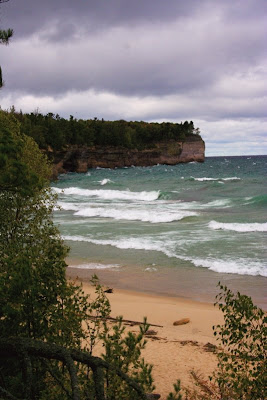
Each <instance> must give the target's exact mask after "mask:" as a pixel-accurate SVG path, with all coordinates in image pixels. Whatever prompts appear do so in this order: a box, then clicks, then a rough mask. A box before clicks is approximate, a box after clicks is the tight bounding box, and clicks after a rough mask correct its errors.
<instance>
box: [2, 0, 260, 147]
mask: <svg viewBox="0 0 267 400" xmlns="http://www.w3.org/2000/svg"><path fill="white" fill-rule="evenodd" d="M266 15H267V1H266V0H257V1H255V0H235V1H233V0H224V1H222V0H201V1H200V0H187V1H184V0H166V1H163V0H136V1H132V0H94V1H92V0H91V1H89V0H88V1H87V0H76V1H74V0H73V1H70V0H48V1H46V2H44V1H41V0H10V1H9V2H8V3H4V4H2V5H1V6H0V24H1V28H7V27H11V28H13V29H14V31H15V35H14V38H13V39H12V41H11V43H10V46H8V47H4V46H1V48H0V51H1V66H2V69H3V73H4V80H5V88H4V90H2V91H1V93H0V96H1V106H2V107H3V108H4V107H8V106H10V105H12V104H15V105H16V107H18V108H22V109H23V110H25V111H32V110H33V109H35V108H39V109H41V111H42V112H48V111H52V112H55V113H57V112H58V113H59V114H61V115H63V116H68V115H69V114H73V115H75V116H76V117H82V118H87V117H94V116H98V117H104V118H105V119H120V118H124V119H136V120H140V119H142V120H158V121H160V120H170V121H172V120H173V121H178V122H179V120H184V119H188V120H190V119H193V120H194V119H196V120H199V121H200V123H201V124H202V126H204V128H205V129H206V131H207V132H208V135H209V137H210V138H214V139H213V140H214V141H216V135H215V136H213V129H216V130H217V131H218V132H220V139H221V140H223V137H227V139H226V140H230V139H229V137H231V135H230V136H229V135H228V133H227V132H228V131H229V132H232V135H233V134H234V135H235V136H236V137H240V138H244V137H246V132H247V135H248V136H247V137H246V139H245V140H244V143H246V141H247V143H248V144H247V145H248V146H249V143H252V142H251V137H253V129H256V131H257V132H259V134H262V133H263V132H266V128H264V123H265V120H264V117H265V116H266V111H265V110H266V90H265V88H266V80H267V77H266V75H267V55H266V44H265V41H266V36H267V24H266ZM240 121H241V122H240ZM239 122H240V123H239ZM257 146H260V142H259V144H258V145H257ZM213 148H214V146H213ZM255 148H256V147H255ZM255 151H256V150H255Z"/></svg>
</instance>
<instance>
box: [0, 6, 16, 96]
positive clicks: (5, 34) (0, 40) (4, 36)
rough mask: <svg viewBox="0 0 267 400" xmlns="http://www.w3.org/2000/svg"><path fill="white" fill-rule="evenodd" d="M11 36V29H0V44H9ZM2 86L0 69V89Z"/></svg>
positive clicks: (0, 71) (0, 70)
mask: <svg viewBox="0 0 267 400" xmlns="http://www.w3.org/2000/svg"><path fill="white" fill-rule="evenodd" d="M7 1H8V0H7ZM0 3H1V2H0ZM12 36H13V29H7V30H2V29H0V44H5V45H7V44H8V43H9V39H10V38H11V37H12ZM3 85H4V82H3V79H2V68H1V67H0V89H1V87H2V86H3Z"/></svg>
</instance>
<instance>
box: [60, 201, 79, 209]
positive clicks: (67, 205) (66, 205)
mask: <svg viewBox="0 0 267 400" xmlns="http://www.w3.org/2000/svg"><path fill="white" fill-rule="evenodd" d="M57 205H58V208H59V209H62V210H66V211H79V209H80V208H79V206H78V205H77V204H75V203H67V202H65V201H58V202H57Z"/></svg>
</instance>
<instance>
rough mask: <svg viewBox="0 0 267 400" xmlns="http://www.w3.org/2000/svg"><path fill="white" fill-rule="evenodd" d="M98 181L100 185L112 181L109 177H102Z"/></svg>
mask: <svg viewBox="0 0 267 400" xmlns="http://www.w3.org/2000/svg"><path fill="white" fill-rule="evenodd" d="M98 182H99V183H100V185H101V186H104V185H106V184H107V183H113V182H112V180H111V179H107V178H105V179H102V181H98Z"/></svg>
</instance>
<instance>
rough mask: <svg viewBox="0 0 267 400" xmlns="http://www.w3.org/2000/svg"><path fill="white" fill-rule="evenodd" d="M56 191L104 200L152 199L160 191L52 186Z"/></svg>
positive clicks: (154, 198) (157, 195)
mask: <svg viewBox="0 0 267 400" xmlns="http://www.w3.org/2000/svg"><path fill="white" fill-rule="evenodd" d="M52 189H53V190H54V191H55V192H56V193H59V194H63V195H67V196H69V195H75V196H83V197H97V198H100V199H105V200H140V201H153V200H157V199H158V198H159V195H160V191H159V190H157V191H155V190H154V191H150V192H145V191H143V192H130V191H128V190H121V191H120V190H102V189H96V190H91V189H80V188H77V187H69V188H67V189H64V190H62V189H59V188H55V187H54V188H52Z"/></svg>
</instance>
